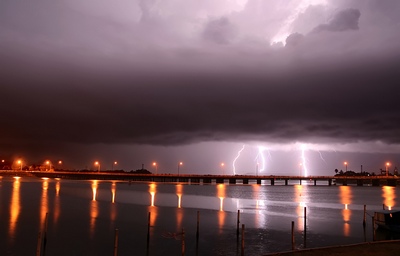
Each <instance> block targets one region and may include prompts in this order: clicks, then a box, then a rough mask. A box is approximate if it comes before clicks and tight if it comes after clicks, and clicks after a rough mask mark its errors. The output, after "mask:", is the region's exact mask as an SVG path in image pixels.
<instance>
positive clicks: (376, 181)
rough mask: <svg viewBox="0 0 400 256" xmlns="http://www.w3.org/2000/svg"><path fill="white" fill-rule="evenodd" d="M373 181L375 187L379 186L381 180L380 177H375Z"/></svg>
mask: <svg viewBox="0 0 400 256" xmlns="http://www.w3.org/2000/svg"><path fill="white" fill-rule="evenodd" d="M371 183H372V186H373V187H379V183H380V182H379V180H378V179H373V180H371Z"/></svg>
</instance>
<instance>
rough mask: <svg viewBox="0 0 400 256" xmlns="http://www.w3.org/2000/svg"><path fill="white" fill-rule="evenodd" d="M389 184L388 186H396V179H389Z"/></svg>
mask: <svg viewBox="0 0 400 256" xmlns="http://www.w3.org/2000/svg"><path fill="white" fill-rule="evenodd" d="M387 185H388V186H392V187H396V180H392V179H390V180H389V179H388V180H387Z"/></svg>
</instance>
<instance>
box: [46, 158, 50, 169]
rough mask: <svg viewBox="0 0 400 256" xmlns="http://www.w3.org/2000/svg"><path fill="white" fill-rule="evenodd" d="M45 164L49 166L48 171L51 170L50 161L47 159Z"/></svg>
mask: <svg viewBox="0 0 400 256" xmlns="http://www.w3.org/2000/svg"><path fill="white" fill-rule="evenodd" d="M46 164H47V165H48V166H49V171H50V170H51V162H50V161H49V160H47V161H46Z"/></svg>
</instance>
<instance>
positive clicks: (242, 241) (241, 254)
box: [241, 224, 244, 256]
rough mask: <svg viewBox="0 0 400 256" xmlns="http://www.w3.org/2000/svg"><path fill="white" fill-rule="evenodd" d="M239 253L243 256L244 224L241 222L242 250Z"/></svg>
mask: <svg viewBox="0 0 400 256" xmlns="http://www.w3.org/2000/svg"><path fill="white" fill-rule="evenodd" d="M241 252H242V253H241V255H242V256H244V224H242V251H241Z"/></svg>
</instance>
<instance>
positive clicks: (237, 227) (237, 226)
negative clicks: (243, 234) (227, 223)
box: [236, 210, 240, 238]
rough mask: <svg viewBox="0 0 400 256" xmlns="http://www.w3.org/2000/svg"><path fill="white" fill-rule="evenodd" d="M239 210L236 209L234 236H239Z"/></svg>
mask: <svg viewBox="0 0 400 256" xmlns="http://www.w3.org/2000/svg"><path fill="white" fill-rule="evenodd" d="M239 223H240V210H238V211H237V223H236V238H239Z"/></svg>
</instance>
